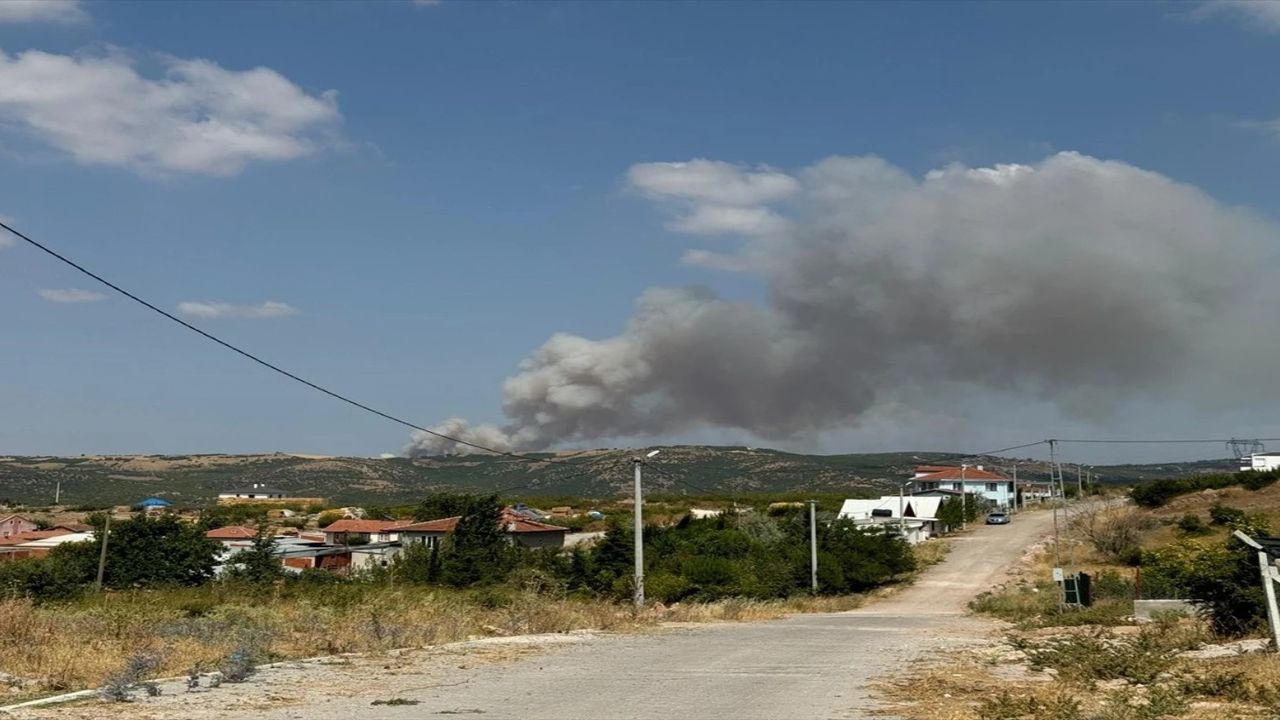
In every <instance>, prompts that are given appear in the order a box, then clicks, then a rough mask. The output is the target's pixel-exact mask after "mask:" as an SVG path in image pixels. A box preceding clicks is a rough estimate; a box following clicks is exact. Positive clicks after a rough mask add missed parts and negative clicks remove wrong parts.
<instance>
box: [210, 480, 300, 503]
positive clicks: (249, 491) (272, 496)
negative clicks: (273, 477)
mask: <svg viewBox="0 0 1280 720" xmlns="http://www.w3.org/2000/svg"><path fill="white" fill-rule="evenodd" d="M285 495H286V493H285V491H283V490H281V489H279V488H273V487H269V486H267V485H264V484H263V483H254V484H252V485H249V486H247V487H242V488H236V489H234V490H227V491H226V492H220V493H218V499H219V500H279V499H281V498H283V497H285Z"/></svg>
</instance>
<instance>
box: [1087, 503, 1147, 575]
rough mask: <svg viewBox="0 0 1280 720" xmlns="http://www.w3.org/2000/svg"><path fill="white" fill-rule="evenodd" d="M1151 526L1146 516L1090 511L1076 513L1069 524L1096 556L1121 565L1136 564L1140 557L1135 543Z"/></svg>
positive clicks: (1119, 512) (1133, 511) (1127, 512)
mask: <svg viewBox="0 0 1280 720" xmlns="http://www.w3.org/2000/svg"><path fill="white" fill-rule="evenodd" d="M1153 525H1154V521H1153V520H1152V519H1151V518H1150V517H1149V516H1147V515H1146V514H1144V513H1141V512H1138V511H1135V510H1132V509H1123V510H1118V511H1116V510H1112V511H1107V510H1090V511H1085V512H1082V513H1079V514H1078V515H1076V517H1075V519H1074V520H1073V521H1072V526H1073V529H1074V530H1075V531H1076V532H1079V533H1080V534H1082V535H1084V537H1085V539H1087V540H1088V541H1089V544H1090V545H1092V546H1093V549H1094V550H1096V551H1097V552H1098V554H1100V555H1102V556H1103V557H1104V558H1106V559H1108V560H1110V561H1112V562H1115V563H1119V564H1123V565H1129V564H1136V563H1137V561H1138V559H1139V558H1140V556H1141V551H1140V550H1139V542H1140V541H1141V540H1142V536H1143V534H1144V533H1146V531H1148V530H1150V529H1151V527H1152V526H1153Z"/></svg>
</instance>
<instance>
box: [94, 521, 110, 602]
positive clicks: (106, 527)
mask: <svg viewBox="0 0 1280 720" xmlns="http://www.w3.org/2000/svg"><path fill="white" fill-rule="evenodd" d="M109 537H111V508H107V521H106V523H104V524H103V526H102V551H101V552H99V553H98V580H97V582H95V583H94V587H95V588H96V589H97V591H98V592H102V576H103V575H105V574H106V572H107V538H109Z"/></svg>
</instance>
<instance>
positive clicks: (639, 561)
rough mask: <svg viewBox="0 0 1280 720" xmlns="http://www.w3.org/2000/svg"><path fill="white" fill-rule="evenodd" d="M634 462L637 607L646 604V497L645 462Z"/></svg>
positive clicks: (637, 459) (640, 460) (632, 460)
mask: <svg viewBox="0 0 1280 720" xmlns="http://www.w3.org/2000/svg"><path fill="white" fill-rule="evenodd" d="M659 452H662V451H661V450H654V451H653V452H651V453H649V454H648V455H645V458H651V457H653V456H654V455H657V454H658V453H659ZM631 462H632V464H634V465H635V468H636V497H635V502H636V508H635V524H636V527H635V555H636V590H635V603H636V607H637V608H639V607H643V606H644V497H643V496H642V495H641V493H640V466H641V465H643V464H644V460H643V459H641V458H632V459H631Z"/></svg>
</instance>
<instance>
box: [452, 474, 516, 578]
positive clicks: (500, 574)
mask: <svg viewBox="0 0 1280 720" xmlns="http://www.w3.org/2000/svg"><path fill="white" fill-rule="evenodd" d="M461 509H462V512H461V513H460V517H459V518H458V524H457V526H456V527H455V528H454V530H453V533H452V534H450V535H449V536H448V537H447V538H446V539H445V543H444V547H443V550H442V551H441V555H440V580H441V581H442V582H444V583H446V584H449V585H453V586H455V587H463V586H467V585H484V584H492V583H496V582H500V581H501V580H502V579H503V578H504V577H505V575H506V573H507V572H508V571H509V570H510V569H511V566H512V564H513V561H514V559H515V554H514V553H513V551H512V547H511V544H510V543H509V542H507V537H506V533H505V532H503V528H502V525H501V522H502V506H501V505H500V504H499V503H498V496H496V495H489V496H487V497H470V498H468V500H467V502H466V505H465V506H464V507H462V508H461Z"/></svg>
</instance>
